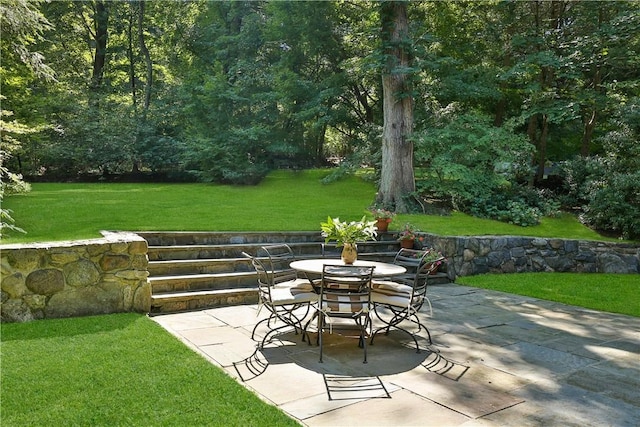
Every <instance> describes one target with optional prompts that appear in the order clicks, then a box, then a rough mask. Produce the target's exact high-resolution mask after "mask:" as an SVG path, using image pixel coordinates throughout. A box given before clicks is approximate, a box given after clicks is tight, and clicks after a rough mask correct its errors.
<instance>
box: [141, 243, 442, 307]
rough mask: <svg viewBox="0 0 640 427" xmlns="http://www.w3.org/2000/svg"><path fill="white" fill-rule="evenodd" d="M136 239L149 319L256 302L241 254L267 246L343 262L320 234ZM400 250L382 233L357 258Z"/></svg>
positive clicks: (382, 257) (388, 256) (383, 257)
mask: <svg viewBox="0 0 640 427" xmlns="http://www.w3.org/2000/svg"><path fill="white" fill-rule="evenodd" d="M137 234H139V235H140V236H142V237H143V238H144V239H145V240H147V242H148V257H149V265H148V269H149V279H148V280H149V283H150V284H151V288H152V295H151V314H154V313H168V312H176V311H188V310H198V309H204V308H213V307H218V306H224V305H235V304H253V303H256V302H257V300H258V293H257V286H256V279H257V278H256V274H255V271H254V269H253V266H252V265H251V262H250V260H249V259H247V258H245V257H244V256H242V252H247V253H249V254H251V255H256V253H257V251H258V249H259V248H260V247H261V246H263V245H265V244H277V243H286V244H288V245H289V246H290V247H291V248H292V250H293V252H294V254H295V255H296V257H297V258H299V259H304V258H317V257H319V256H325V257H327V258H333V257H335V258H339V257H340V250H339V249H337V248H335V245H323V240H322V237H321V235H320V233H319V232H274V233H268V232H265V233H256V232H247V233H242V232H232V233H231V232H139V233H137ZM398 248H399V245H398V242H397V241H396V240H395V239H394V235H393V234H392V233H380V234H379V236H378V241H372V242H364V243H360V244H358V258H360V259H370V260H377V261H385V262H391V261H392V260H393V257H394V256H395V254H396V252H397V251H398ZM445 277H446V274H445ZM434 280H436V277H434ZM447 281H448V280H447Z"/></svg>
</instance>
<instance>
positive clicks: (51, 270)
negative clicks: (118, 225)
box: [0, 232, 151, 322]
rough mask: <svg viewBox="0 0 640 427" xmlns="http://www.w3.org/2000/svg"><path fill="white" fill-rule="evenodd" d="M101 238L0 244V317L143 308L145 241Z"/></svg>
mask: <svg viewBox="0 0 640 427" xmlns="http://www.w3.org/2000/svg"><path fill="white" fill-rule="evenodd" d="M103 235H104V236H105V237H104V238H103V239H93V240H81V241H73V242H53V243H36V244H24V245H2V246H0V259H1V260H0V280H1V292H0V320H1V321H2V322H25V321H29V320H34V319H44V318H57V317H72V316H84V315H94V314H108V313H118V312H130V311H137V312H143V313H146V312H149V310H150V307H151V286H150V284H149V283H148V280H147V276H148V275H149V272H148V268H147V266H148V260H147V242H146V241H145V240H144V239H143V238H141V237H140V236H138V235H136V234H133V233H109V232H105V233H103Z"/></svg>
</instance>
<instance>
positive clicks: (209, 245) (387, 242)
mask: <svg viewBox="0 0 640 427" xmlns="http://www.w3.org/2000/svg"><path fill="white" fill-rule="evenodd" d="M323 243H324V242H321V241H318V242H296V243H287V245H289V247H291V248H295V247H301V246H318V247H319V246H321V245H322V244H323ZM395 244H399V243H398V242H397V241H395V240H370V241H368V242H359V243H358V246H383V245H395ZM262 246H266V244H265V243H194V244H188V245H149V246H148V250H150V251H151V250H171V249H177V250H183V249H218V248H244V247H250V248H260V247H262ZM329 246H332V247H333V246H334V245H329Z"/></svg>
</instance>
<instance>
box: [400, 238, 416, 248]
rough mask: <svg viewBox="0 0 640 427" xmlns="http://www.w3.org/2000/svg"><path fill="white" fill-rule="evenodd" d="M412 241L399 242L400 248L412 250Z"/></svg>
mask: <svg viewBox="0 0 640 427" xmlns="http://www.w3.org/2000/svg"><path fill="white" fill-rule="evenodd" d="M413 242H414V240H413V239H404V240H400V247H401V248H404V249H413Z"/></svg>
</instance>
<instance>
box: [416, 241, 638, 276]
mask: <svg viewBox="0 0 640 427" xmlns="http://www.w3.org/2000/svg"><path fill="white" fill-rule="evenodd" d="M423 237H424V243H425V244H426V245H427V246H431V247H434V248H436V249H437V250H439V251H441V252H442V253H443V254H444V255H445V256H446V257H447V273H448V274H449V278H450V279H451V280H453V279H455V277H456V276H469V275H475V274H483V273H524V272H544V271H547V272H577V273H629V274H633V273H635V274H638V273H640V245H638V244H629V243H616V242H596V241H584V240H565V239H546V238H534V237H509V236H483V237H442V236H437V235H433V234H424V235H423Z"/></svg>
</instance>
